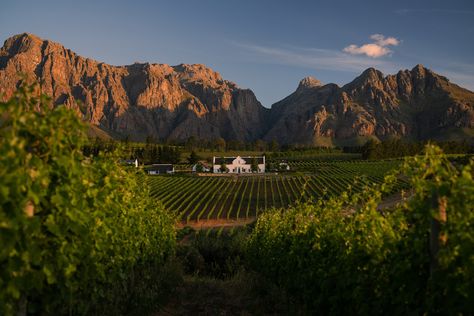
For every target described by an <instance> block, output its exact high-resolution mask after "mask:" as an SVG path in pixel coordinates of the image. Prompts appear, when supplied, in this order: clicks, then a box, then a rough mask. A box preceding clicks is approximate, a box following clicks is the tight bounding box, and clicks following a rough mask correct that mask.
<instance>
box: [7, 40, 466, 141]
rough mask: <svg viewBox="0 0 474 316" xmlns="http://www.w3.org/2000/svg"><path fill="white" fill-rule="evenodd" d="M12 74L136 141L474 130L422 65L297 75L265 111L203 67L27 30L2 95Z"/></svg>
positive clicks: (452, 94) (10, 61)
mask: <svg viewBox="0 0 474 316" xmlns="http://www.w3.org/2000/svg"><path fill="white" fill-rule="evenodd" d="M19 73H23V74H26V75H27V77H28V78H30V79H32V80H34V81H36V82H38V83H39V86H40V89H41V91H42V92H44V93H46V94H48V95H49V96H50V97H51V98H52V100H53V102H54V104H55V105H59V104H65V105H66V106H67V107H69V108H72V109H74V110H76V112H77V113H78V115H80V116H81V117H82V118H83V119H84V120H86V121H87V122H89V123H90V124H91V125H95V126H98V127H100V128H101V129H103V130H105V131H107V132H109V133H111V134H112V135H114V136H115V137H123V136H124V135H128V136H130V137H131V138H132V139H136V140H143V139H145V138H146V137H147V136H152V137H154V138H156V139H181V140H184V139H187V138H188V137H190V136H194V137H197V138H201V139H215V138H219V137H223V138H224V139H226V140H246V141H254V140H256V139H265V140H268V141H270V140H273V139H275V140H277V141H278V142H280V143H308V144H313V145H322V146H327V145H330V144H338V142H341V143H339V144H350V142H351V141H353V140H356V141H358V139H363V138H367V137H378V138H380V139H384V138H387V137H391V136H397V137H407V138H410V139H429V138H435V137H438V138H442V137H444V136H445V134H450V135H454V133H453V130H456V131H457V133H459V134H456V135H461V136H456V137H457V138H456V139H458V140H459V139H461V137H462V135H465V136H466V137H468V139H471V140H472V136H469V135H472V132H473V131H474V93H472V92H470V91H468V90H466V89H462V88H461V87H459V86H457V85H455V84H452V83H450V82H449V81H448V79H447V78H445V77H443V76H440V75H438V74H436V73H435V72H433V71H431V70H429V69H427V68H425V67H424V66H423V65H417V66H415V67H414V68H413V69H411V70H403V71H399V72H398V73H397V74H396V75H387V76H386V77H384V75H383V74H382V73H381V72H380V71H378V70H376V69H374V68H368V69H367V70H365V71H364V72H363V73H362V74H361V75H360V76H358V77H357V78H356V79H355V80H353V81H352V82H350V83H348V84H347V85H345V86H343V87H342V88H340V87H338V86H337V85H335V84H325V85H324V86H322V83H321V82H320V81H319V80H317V79H315V78H313V77H306V78H304V79H303V80H301V81H300V83H299V85H298V89H297V90H296V93H292V94H291V95H289V96H288V97H286V98H284V99H283V100H281V101H279V102H277V103H275V104H274V105H273V106H272V107H271V110H270V109H266V108H264V107H263V106H262V105H261V104H260V102H258V100H257V98H256V97H255V95H254V94H253V92H252V91H251V90H247V89H240V88H238V87H237V85H235V84H234V83H232V82H230V81H227V80H224V79H223V78H222V76H221V75H220V74H219V73H218V72H216V71H214V70H212V69H211V68H209V67H206V66H205V65H202V64H181V65H177V66H169V65H165V64H156V63H136V64H132V65H127V66H112V65H108V64H105V63H101V62H97V61H95V60H93V59H90V58H84V57H81V56H79V55H77V54H75V53H74V52H72V51H70V50H69V49H67V48H65V47H64V46H62V45H61V44H60V43H56V42H53V41H49V40H43V39H41V38H39V37H37V36H35V35H32V34H28V33H23V34H19V35H16V36H13V37H11V38H9V39H7V40H6V41H5V44H4V46H3V47H2V48H1V49H0V96H2V98H3V99H7V98H9V97H10V96H11V95H12V94H13V92H14V91H15V90H16V89H17V87H18V83H19V82H20V80H21V77H20V76H19V75H18V74H19ZM79 103H80V104H82V105H83V106H81V107H79V106H78V104H79ZM445 132H446V133H445ZM463 133H464V134H463ZM469 137H470V138H469ZM328 142H329V143H328Z"/></svg>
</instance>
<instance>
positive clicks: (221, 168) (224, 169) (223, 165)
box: [219, 157, 229, 173]
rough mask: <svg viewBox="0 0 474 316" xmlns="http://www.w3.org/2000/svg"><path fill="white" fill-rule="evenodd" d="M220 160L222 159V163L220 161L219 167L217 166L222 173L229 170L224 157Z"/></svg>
mask: <svg viewBox="0 0 474 316" xmlns="http://www.w3.org/2000/svg"><path fill="white" fill-rule="evenodd" d="M221 160H222V163H221V167H220V168H219V170H220V171H221V172H222V173H224V172H229V168H227V165H226V163H225V158H224V157H222V158H221Z"/></svg>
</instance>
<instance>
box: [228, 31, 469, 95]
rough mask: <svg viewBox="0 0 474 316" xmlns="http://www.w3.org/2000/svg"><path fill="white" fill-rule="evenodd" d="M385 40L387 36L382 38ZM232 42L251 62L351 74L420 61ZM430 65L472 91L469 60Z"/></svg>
mask: <svg viewBox="0 0 474 316" xmlns="http://www.w3.org/2000/svg"><path fill="white" fill-rule="evenodd" d="M385 39H386V38H385ZM230 44H231V45H233V46H234V47H236V48H239V49H241V51H242V52H243V53H245V54H246V55H247V56H248V57H250V58H251V60H252V61H253V62H260V63H271V64H280V65H287V66H295V67H302V68H307V69H315V70H329V71H340V72H350V73H360V72H361V71H363V70H365V69H367V68H369V67H375V68H377V69H378V70H380V71H382V72H383V73H385V74H390V73H396V72H398V71H399V70H401V69H411V68H412V67H413V66H414V65H415V64H417V63H419V62H420V60H419V59H418V58H416V59H413V60H412V61H411V62H410V61H405V62H404V63H397V62H394V61H392V60H386V59H376V58H369V57H366V56H365V55H350V54H345V53H343V52H341V51H338V50H333V49H322V48H308V47H295V46H269V45H260V44H251V43H241V42H235V41H231V42H230ZM429 64H430V66H433V67H434V68H433V70H434V71H435V72H437V73H439V74H440V75H444V76H446V77H448V78H449V79H450V80H452V81H453V82H455V83H457V84H460V85H461V86H463V87H466V88H468V89H470V90H474V65H473V64H469V63H454V62H446V61H443V62H441V63H440V62H437V61H434V60H433V61H431V62H430V63H429Z"/></svg>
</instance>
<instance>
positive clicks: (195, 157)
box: [188, 150, 201, 165]
mask: <svg viewBox="0 0 474 316" xmlns="http://www.w3.org/2000/svg"><path fill="white" fill-rule="evenodd" d="M199 160H201V157H199V156H198V154H197V153H196V152H195V151H194V150H193V151H192V152H191V154H190V155H189V157H188V162H189V163H190V164H192V165H193V164H195V163H197V162H198V161H199Z"/></svg>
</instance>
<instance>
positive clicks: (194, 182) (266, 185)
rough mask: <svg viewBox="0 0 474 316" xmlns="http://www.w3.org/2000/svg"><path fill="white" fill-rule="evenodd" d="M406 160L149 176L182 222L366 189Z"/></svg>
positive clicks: (232, 215)
mask: <svg viewBox="0 0 474 316" xmlns="http://www.w3.org/2000/svg"><path fill="white" fill-rule="evenodd" d="M400 162H401V161H399V160H391V161H375V162H367V161H352V162H316V161H305V162H294V163H292V164H291V166H292V169H294V170H297V171H299V172H296V173H295V172H292V173H285V174H271V175H270V174H268V175H265V176H239V177H236V176H234V177H230V176H229V177H212V176H202V177H198V176H184V175H179V174H178V175H168V176H150V177H148V181H149V182H150V185H151V188H152V193H151V194H152V196H153V197H154V198H156V199H158V200H160V201H161V202H162V203H163V204H164V206H165V207H166V208H167V209H168V210H170V211H172V212H175V213H176V214H177V216H178V217H179V218H180V219H181V220H182V221H199V220H209V219H243V218H249V217H255V216H257V215H258V213H259V212H260V211H264V210H266V209H269V208H280V207H287V206H289V205H292V204H294V203H296V202H298V201H302V202H303V201H307V200H309V199H318V198H322V197H325V196H334V195H338V194H340V193H341V192H344V191H347V190H348V188H349V187H350V188H351V189H352V190H354V191H359V190H362V188H363V187H364V186H365V185H366V184H369V183H381V182H382V181H383V177H384V175H385V174H386V173H387V172H388V171H390V170H391V169H393V168H396V167H397V166H398V165H399V164H400ZM400 185H402V183H401V184H400Z"/></svg>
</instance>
